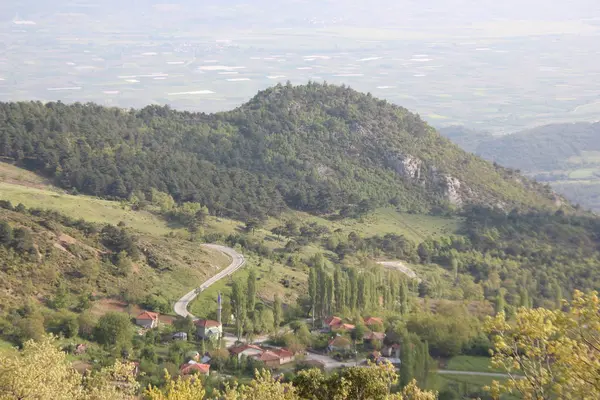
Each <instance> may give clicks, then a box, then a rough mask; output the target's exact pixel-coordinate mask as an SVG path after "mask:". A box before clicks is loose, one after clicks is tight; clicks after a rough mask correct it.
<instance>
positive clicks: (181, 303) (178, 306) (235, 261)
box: [173, 244, 246, 319]
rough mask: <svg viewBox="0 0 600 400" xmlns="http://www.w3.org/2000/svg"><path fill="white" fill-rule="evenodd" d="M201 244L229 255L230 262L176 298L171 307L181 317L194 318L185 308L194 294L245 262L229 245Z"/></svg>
mask: <svg viewBox="0 0 600 400" xmlns="http://www.w3.org/2000/svg"><path fill="white" fill-rule="evenodd" d="M202 246H203V247H207V248H209V249H213V250H217V251H220V252H221V253H225V254H227V255H228V256H229V257H231V264H229V266H228V267H227V268H225V269H223V270H222V271H220V272H219V273H218V274H216V275H215V276H213V277H211V278H210V279H208V280H207V281H206V282H204V283H203V284H202V285H200V287H198V288H196V289H194V290H192V291H191V292H189V293H186V294H185V295H184V296H183V297H182V298H180V299H179V300H177V302H176V303H175V306H174V307H173V310H174V311H175V314H177V315H179V316H181V317H183V318H187V317H188V316H189V317H191V318H192V319H196V317H194V316H193V315H192V314H190V313H189V312H188V310H187V308H188V306H189V304H190V302H191V301H192V300H194V299H195V298H196V296H198V295H199V294H200V293H201V292H202V291H204V290H205V289H206V288H208V287H209V286H210V285H212V284H213V283H215V282H217V281H219V280H221V279H222V278H224V277H226V276H229V275H231V274H233V273H234V272H235V271H237V270H238V269H240V268H242V267H243V266H244V264H245V263H246V259H245V258H244V256H243V255H241V254H240V253H238V252H237V251H235V250H234V249H232V248H231V247H226V246H221V245H219V244H203V245H202Z"/></svg>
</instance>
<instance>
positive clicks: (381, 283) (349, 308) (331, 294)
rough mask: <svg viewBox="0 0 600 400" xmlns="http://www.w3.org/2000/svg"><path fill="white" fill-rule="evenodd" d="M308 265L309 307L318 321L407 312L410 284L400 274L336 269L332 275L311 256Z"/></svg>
mask: <svg viewBox="0 0 600 400" xmlns="http://www.w3.org/2000/svg"><path fill="white" fill-rule="evenodd" d="M309 264H310V266H311V268H310V270H309V275H308V300H309V304H308V306H309V310H310V312H311V314H313V315H314V316H315V317H316V318H318V319H325V318H326V317H328V316H331V315H334V314H340V313H341V314H347V315H348V314H350V315H355V314H356V313H357V312H358V313H359V314H364V313H365V312H372V311H374V310H384V309H385V310H390V311H396V312H398V313H399V314H404V313H407V312H408V309H409V305H408V302H409V295H410V294H409V282H408V278H406V277H404V276H401V274H400V273H399V272H395V271H384V270H383V269H382V268H373V269H372V270H371V269H358V268H344V269H342V268H340V267H339V266H335V267H334V268H333V272H331V268H330V266H328V263H327V261H326V260H325V258H324V257H323V256H322V255H320V254H318V255H316V256H314V257H312V259H311V260H310V262H309Z"/></svg>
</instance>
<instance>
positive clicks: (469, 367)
mask: <svg viewBox="0 0 600 400" xmlns="http://www.w3.org/2000/svg"><path fill="white" fill-rule="evenodd" d="M445 369H449V370H452V371H477V372H500V373H502V372H504V371H502V370H498V369H495V368H492V367H491V364H490V358H488V357H478V356H456V357H453V358H451V359H450V360H448V363H447V364H446V368H445Z"/></svg>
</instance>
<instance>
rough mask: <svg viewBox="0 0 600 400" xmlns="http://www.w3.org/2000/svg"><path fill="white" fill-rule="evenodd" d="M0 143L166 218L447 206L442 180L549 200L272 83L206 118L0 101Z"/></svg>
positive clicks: (43, 168)
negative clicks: (415, 165)
mask: <svg viewBox="0 0 600 400" xmlns="http://www.w3.org/2000/svg"><path fill="white" fill-rule="evenodd" d="M0 143H2V146H0V156H3V157H9V158H12V159H14V160H15V161H16V162H18V163H20V164H22V165H24V166H27V167H28V168H30V169H32V170H35V171H38V172H42V173H44V174H46V175H48V176H51V177H53V178H54V179H55V181H56V182H57V183H58V184H59V185H61V186H62V187H64V188H68V189H71V188H75V189H77V190H78V191H79V192H83V193H88V194H92V195H96V196H105V197H113V198H128V197H130V196H131V195H133V194H135V196H133V197H135V198H136V199H137V200H138V201H141V199H140V197H144V198H148V199H151V201H152V202H153V203H155V204H159V205H160V207H161V209H163V211H164V212H170V211H171V210H172V209H173V207H174V202H173V200H175V201H177V202H184V201H189V202H195V203H199V204H202V205H205V206H206V207H208V209H209V210H210V212H211V213H213V214H225V215H234V216H237V217H239V219H243V220H247V219H248V217H253V218H257V217H258V218H262V217H263V216H265V215H277V214H278V213H280V212H281V211H282V210H283V209H285V207H286V206H288V207H292V208H294V209H299V210H307V211H311V212H315V213H332V212H336V211H340V212H341V214H342V215H346V216H360V215H363V214H364V213H366V212H368V211H369V210H371V209H373V208H374V207H376V206H378V205H387V204H393V205H394V206H397V207H399V208H400V209H402V210H412V211H428V210H433V209H446V208H448V198H447V193H446V191H447V187H446V186H445V184H444V182H445V181H446V178H445V177H446V175H450V176H452V177H455V178H457V179H459V180H460V181H461V182H462V185H463V186H461V187H463V188H469V189H470V191H469V190H466V189H464V190H462V189H461V190H462V194H463V195H464V196H467V197H469V199H468V202H475V203H485V204H488V203H490V202H491V201H494V202H498V201H502V202H505V203H508V204H513V205H529V206H532V205H536V206H537V205H542V204H545V205H550V204H551V203H550V201H549V193H547V192H546V191H545V189H544V188H541V187H537V186H535V185H529V184H528V185H525V186H524V185H522V184H517V183H515V182H514V181H512V180H509V179H508V177H507V176H505V175H504V170H502V169H498V168H495V167H493V166H492V165H490V164H488V163H486V162H484V161H483V160H481V159H479V158H477V157H475V156H472V155H469V154H467V153H465V152H463V151H461V150H459V149H458V148H457V147H456V146H454V145H452V144H451V143H450V142H449V141H448V140H446V139H444V138H442V137H441V136H440V135H439V134H437V133H436V132H435V131H434V130H433V129H431V128H430V127H429V126H427V125H426V124H425V123H424V122H423V121H422V120H421V119H420V118H419V116H418V115H414V114H411V113H409V112H408V111H407V110H406V109H404V108H401V107H398V106H394V105H391V104H388V103H386V102H385V101H382V100H378V99H375V98H373V97H371V96H370V95H364V94H361V93H358V92H356V91H354V90H351V89H349V88H346V87H338V86H332V85H326V84H324V85H319V84H315V83H309V84H308V85H305V86H297V87H293V86H291V85H287V86H282V85H278V86H276V87H273V88H270V89H268V90H265V91H262V92H260V93H259V94H258V95H257V96H256V97H255V98H253V99H252V100H251V101H249V102H248V103H247V104H245V105H244V106H242V107H240V108H238V109H235V110H233V111H230V112H227V113H219V114H212V115H206V114H199V113H189V112H176V111H173V110H171V109H170V108H169V107H159V106H148V107H146V108H144V109H141V110H130V111H125V110H120V109H114V108H104V107H101V106H97V105H94V104H79V103H76V104H73V105H65V104H62V103H48V104H41V103H39V102H30V103H2V104H0ZM409 158H410V159H415V160H420V163H421V166H420V170H419V171H420V172H419V173H418V174H417V175H418V176H414V174H413V173H412V172H411V173H407V172H406V170H405V167H404V166H403V165H404V163H405V161H406V160H408V159H409ZM139 193H143V195H138V194H139ZM469 193H471V194H469ZM165 195H167V196H170V197H166V196H165ZM142 202H143V201H142Z"/></svg>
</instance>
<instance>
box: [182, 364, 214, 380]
mask: <svg viewBox="0 0 600 400" xmlns="http://www.w3.org/2000/svg"><path fill="white" fill-rule="evenodd" d="M179 374H180V375H182V376H185V375H192V374H200V375H209V374H210V365H209V364H201V363H199V362H196V361H194V360H190V361H188V362H186V363H184V364H182V365H181V367H179Z"/></svg>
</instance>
